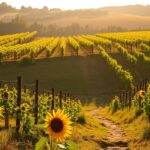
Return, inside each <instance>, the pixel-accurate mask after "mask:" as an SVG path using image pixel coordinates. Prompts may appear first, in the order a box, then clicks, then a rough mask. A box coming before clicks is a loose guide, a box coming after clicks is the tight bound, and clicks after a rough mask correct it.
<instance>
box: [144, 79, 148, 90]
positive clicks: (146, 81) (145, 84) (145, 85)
mask: <svg viewBox="0 0 150 150" xmlns="http://www.w3.org/2000/svg"><path fill="white" fill-rule="evenodd" d="M147 83H148V80H147V79H145V83H144V90H145V91H146V90H147Z"/></svg>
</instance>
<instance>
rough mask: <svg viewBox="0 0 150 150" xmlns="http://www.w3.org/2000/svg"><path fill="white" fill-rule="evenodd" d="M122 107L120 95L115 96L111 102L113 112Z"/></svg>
mask: <svg viewBox="0 0 150 150" xmlns="http://www.w3.org/2000/svg"><path fill="white" fill-rule="evenodd" d="M120 108H121V104H120V100H119V97H118V96H115V97H114V99H113V100H112V102H111V110H112V113H115V112H116V111H117V110H119V109H120Z"/></svg>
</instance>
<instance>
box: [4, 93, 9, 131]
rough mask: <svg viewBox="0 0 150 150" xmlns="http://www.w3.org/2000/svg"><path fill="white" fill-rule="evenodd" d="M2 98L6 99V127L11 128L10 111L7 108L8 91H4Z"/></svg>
mask: <svg viewBox="0 0 150 150" xmlns="http://www.w3.org/2000/svg"><path fill="white" fill-rule="evenodd" d="M2 98H3V100H4V101H5V104H6V105H5V129H9V111H8V108H7V103H8V93H7V92H4V93H3V94H2Z"/></svg>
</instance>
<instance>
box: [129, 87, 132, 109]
mask: <svg viewBox="0 0 150 150" xmlns="http://www.w3.org/2000/svg"><path fill="white" fill-rule="evenodd" d="M131 101H132V88H131V87H130V90H129V108H131Z"/></svg>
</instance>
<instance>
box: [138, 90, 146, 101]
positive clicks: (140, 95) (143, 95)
mask: <svg viewBox="0 0 150 150" xmlns="http://www.w3.org/2000/svg"><path fill="white" fill-rule="evenodd" d="M138 93H139V97H140V98H142V99H143V98H144V97H145V94H146V93H145V91H143V90H140V91H139V92H138Z"/></svg>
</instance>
